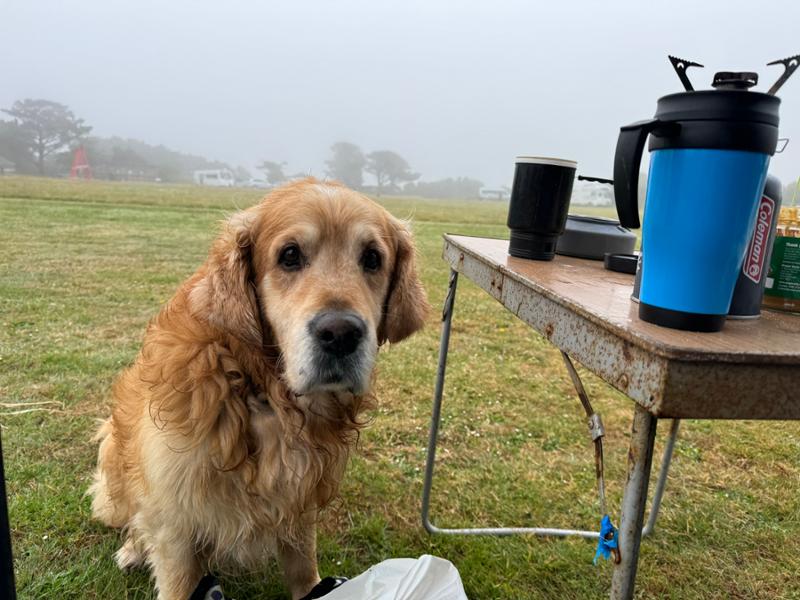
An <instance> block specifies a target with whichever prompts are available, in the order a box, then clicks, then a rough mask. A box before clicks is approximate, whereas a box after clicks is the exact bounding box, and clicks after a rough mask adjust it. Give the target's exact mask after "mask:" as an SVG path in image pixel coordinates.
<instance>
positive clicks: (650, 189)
mask: <svg viewBox="0 0 800 600" xmlns="http://www.w3.org/2000/svg"><path fill="white" fill-rule="evenodd" d="M747 75H751V74H740V73H719V74H717V77H716V78H715V85H717V83H716V82H721V83H720V84H719V89H717V90H703V91H690V92H682V93H678V94H670V95H668V96H664V97H663V98H660V99H659V100H658V106H657V110H656V114H655V118H653V119H650V120H648V121H640V122H638V123H633V124H632V125H627V126H625V127H622V128H621V130H620V135H619V139H618V141H617V149H616V153H615V157H614V195H615V200H616V204H617V212H618V213H619V217H620V222H621V224H622V225H623V226H625V227H629V228H636V227H639V214H638V199H637V186H638V179H639V163H640V161H641V157H642V153H643V150H644V142H645V140H646V138H647V137H648V135H649V136H650V144H649V150H650V153H651V158H650V171H649V176H648V181H647V203H646V206H645V214H644V227H643V230H642V261H643V262H642V278H641V279H642V280H641V289H640V293H639V300H640V302H639V317H640V318H641V319H642V320H644V321H648V322H651V323H656V324H658V325H662V326H665V327H672V328H676V329H686V330H692V331H719V330H720V329H722V327H723V325H724V323H725V315H726V314H727V313H728V310H729V308H730V304H731V297H732V295H733V289H734V286H735V285H736V280H737V277H738V275H739V270H740V268H741V266H742V260H743V258H744V254H745V250H746V249H747V245H748V242H749V240H750V236H751V233H752V231H753V226H754V222H755V218H756V211H757V209H758V204H759V200H760V198H761V192H762V190H763V189H764V182H765V179H766V176H767V168H768V166H769V159H770V156H771V155H772V154H774V152H775V148H776V145H777V141H778V122H779V118H778V108H779V106H780V99H779V98H777V97H775V96H770V95H768V94H762V93H759V92H751V91H747V89H746V86H747V85H752V84H751V83H750V82H749V81H745V80H746V77H745V76H747Z"/></svg>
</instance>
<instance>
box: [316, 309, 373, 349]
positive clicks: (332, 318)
mask: <svg viewBox="0 0 800 600" xmlns="http://www.w3.org/2000/svg"><path fill="white" fill-rule="evenodd" d="M308 329H309V333H310V334H311V335H312V336H313V337H314V339H315V340H316V343H317V347H318V348H319V349H321V350H322V351H323V352H324V353H325V354H327V355H329V356H331V357H334V358H338V359H341V358H345V357H347V356H350V355H351V354H353V353H354V352H355V351H356V350H358V347H359V346H360V345H361V340H362V339H363V338H364V334H365V333H366V331H367V326H366V324H365V323H364V320H363V319H362V318H361V317H359V316H358V315H355V314H353V313H351V312H344V311H328V312H323V313H319V314H318V315H317V316H316V317H314V318H313V319H312V320H311V322H310V323H309V324H308Z"/></svg>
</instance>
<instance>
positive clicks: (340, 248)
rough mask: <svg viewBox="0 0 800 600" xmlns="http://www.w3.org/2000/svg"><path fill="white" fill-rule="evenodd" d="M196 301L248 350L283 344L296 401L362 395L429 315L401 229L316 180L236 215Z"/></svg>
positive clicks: (381, 212) (365, 202)
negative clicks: (385, 357) (392, 349)
mask: <svg viewBox="0 0 800 600" xmlns="http://www.w3.org/2000/svg"><path fill="white" fill-rule="evenodd" d="M190 302H191V306H192V310H193V312H194V313H195V314H196V315H197V316H199V317H201V318H203V319H204V320H206V321H208V322H209V323H211V324H212V325H214V326H216V327H218V328H220V329H222V330H224V331H225V332H226V333H228V334H229V335H232V336H234V337H236V338H238V339H239V340H240V341H241V342H243V343H245V344H248V345H251V346H255V347H258V348H261V347H262V346H263V345H264V344H275V345H277V346H278V347H279V350H280V353H281V357H282V361H281V363H282V365H283V377H284V379H285V381H286V383H287V384H288V386H289V387H290V388H291V389H292V391H293V392H295V393H296V394H297V395H304V394H309V393H314V392H323V391H350V392H352V393H354V394H356V395H358V394H362V393H364V392H366V391H367V390H368V387H369V382H370V379H371V373H372V369H373V366H374V362H375V356H376V354H377V349H378V346H379V345H380V344H381V343H383V342H384V341H387V340H388V341H389V342H398V341H400V340H402V339H404V338H406V337H408V336H409V335H411V334H412V333H414V332H415V331H417V330H418V329H420V328H421V327H422V325H423V323H424V320H425V316H426V314H427V311H428V303H427V299H426V297H425V292H424V290H423V287H422V284H421V283H420V280H419V276H418V274H417V267H416V257H415V250H414V246H413V240H412V236H411V233H410V232H409V230H408V228H407V227H406V225H405V224H404V223H403V222H401V221H399V220H398V219H396V218H394V217H393V216H392V215H390V214H389V213H388V212H387V211H386V210H385V209H383V208H382V207H381V206H379V205H378V204H376V203H375V202H373V201H372V200H370V199H369V198H367V197H365V196H363V195H361V194H358V193H356V192H353V191H352V190H349V189H348V188H346V187H344V186H342V185H340V184H336V183H320V182H317V181H315V180H313V179H307V180H304V181H302V182H298V183H294V184H291V185H288V186H285V187H283V188H280V189H278V190H275V191H274V192H272V193H271V194H269V195H268V196H267V197H266V198H265V199H264V200H263V202H261V203H260V204H259V205H257V206H255V207H253V208H251V209H248V210H245V211H241V212H239V213H237V214H235V215H234V216H233V217H231V219H230V220H229V221H228V222H227V224H226V226H225V230H224V232H223V234H222V235H221V236H220V238H219V239H218V240H217V241H216V243H215V245H214V247H213V248H212V251H211V254H210V256H209V260H208V263H207V265H206V272H205V275H204V277H202V278H201V279H199V281H198V282H197V283H196V285H195V287H194V288H193V289H192V290H191V292H190Z"/></svg>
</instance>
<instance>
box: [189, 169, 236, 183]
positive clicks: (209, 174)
mask: <svg viewBox="0 0 800 600" xmlns="http://www.w3.org/2000/svg"><path fill="white" fill-rule="evenodd" d="M194 182H195V183H196V184H197V185H209V186H211V187H233V186H234V183H235V180H234V178H233V173H231V171H230V169H208V170H205V171H195V172H194Z"/></svg>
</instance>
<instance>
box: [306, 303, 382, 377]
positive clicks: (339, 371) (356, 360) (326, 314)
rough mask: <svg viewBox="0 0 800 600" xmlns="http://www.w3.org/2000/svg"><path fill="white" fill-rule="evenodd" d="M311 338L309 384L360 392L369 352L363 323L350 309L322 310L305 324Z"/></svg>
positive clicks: (366, 369) (366, 371)
mask: <svg viewBox="0 0 800 600" xmlns="http://www.w3.org/2000/svg"><path fill="white" fill-rule="evenodd" d="M308 334H309V337H310V338H311V340H312V347H313V351H312V360H311V366H312V368H311V373H310V375H311V377H310V381H308V383H309V387H311V388H320V389H348V390H351V391H354V392H356V393H358V392H361V391H363V389H364V387H365V385H366V383H367V379H368V377H369V375H368V371H369V370H370V369H371V359H370V355H371V353H370V352H369V351H368V348H367V346H368V345H369V344H368V338H369V335H368V332H367V324H366V323H365V322H364V319H362V318H361V317H360V316H358V315H357V314H355V313H353V312H351V311H342V310H326V311H323V312H320V313H319V314H317V315H316V316H315V317H314V318H313V319H311V321H310V322H309V323H308Z"/></svg>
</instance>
